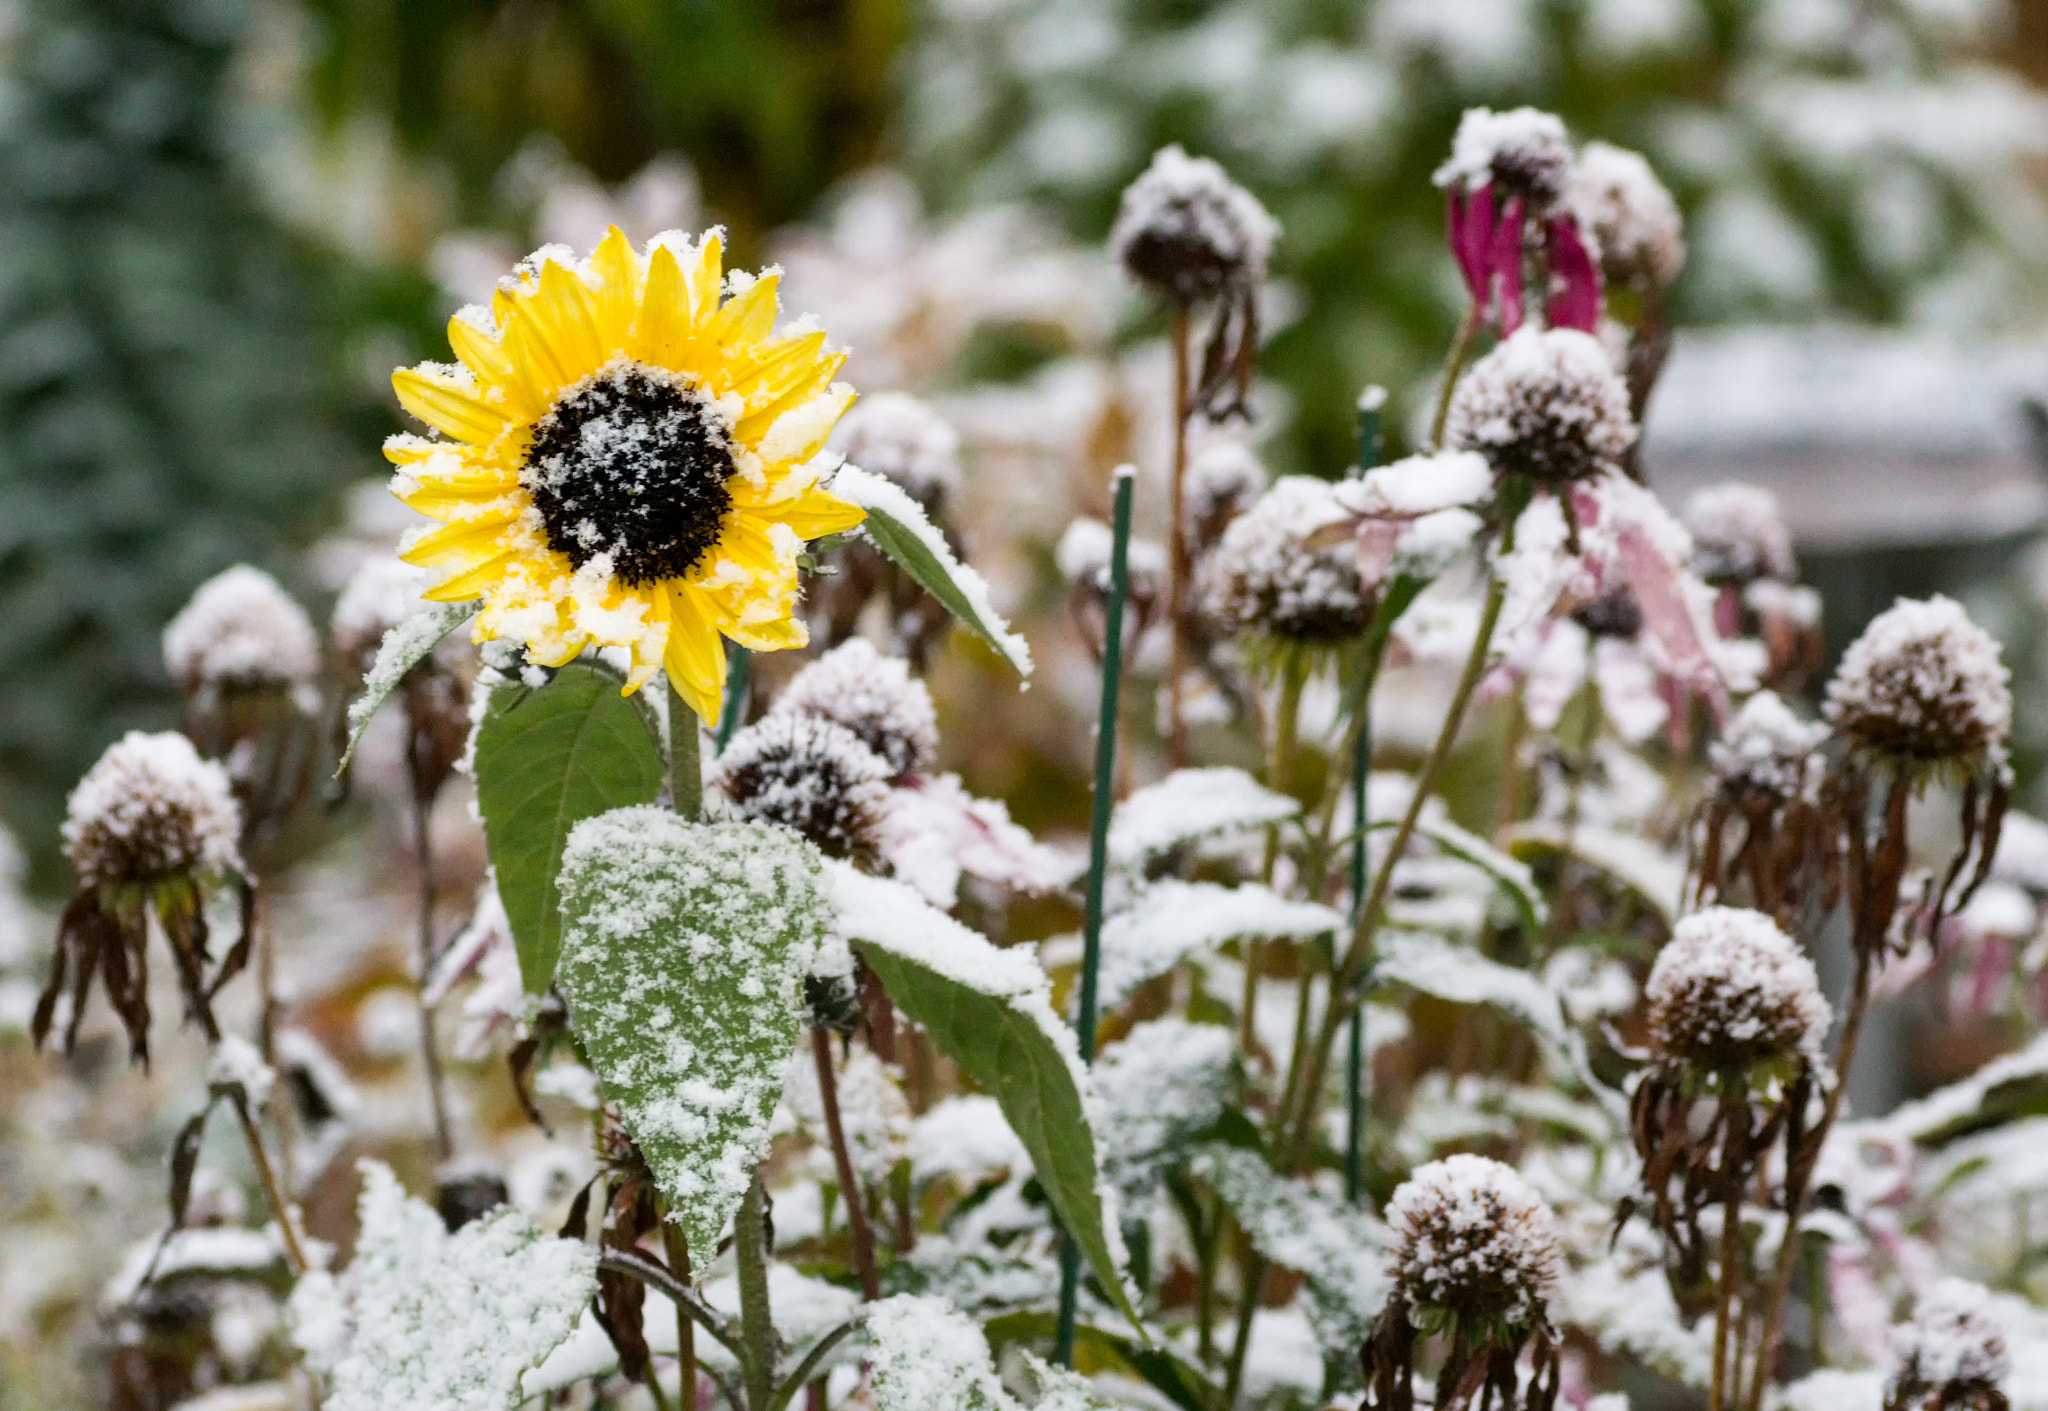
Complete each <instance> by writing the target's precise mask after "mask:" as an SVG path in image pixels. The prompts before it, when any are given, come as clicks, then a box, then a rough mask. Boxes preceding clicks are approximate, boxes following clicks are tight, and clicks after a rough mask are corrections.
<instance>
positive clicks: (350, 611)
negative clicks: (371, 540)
mask: <svg viewBox="0 0 2048 1411" xmlns="http://www.w3.org/2000/svg"><path fill="white" fill-rule="evenodd" d="M427 583H428V579H427V572H426V570H425V569H422V568H415V567H413V566H412V565H411V564H409V563H407V562H405V561H404V560H403V559H400V558H396V557H389V556H385V555H379V556H377V557H375V558H372V559H370V560H368V561H367V562H365V563H364V564H363V566H362V567H361V568H358V569H357V570H356V571H355V572H354V573H353V574H351V575H350V576H349V580H348V582H347V584H345V585H344V586H343V587H342V590H341V596H340V597H338V598H336V599H335V600H334V615H333V616H332V617H331V618H329V619H328V624H327V634H328V640H329V641H331V642H332V643H333V644H334V651H335V654H336V655H337V656H339V657H340V658H341V659H342V660H343V661H344V662H347V663H348V664H349V665H350V666H352V667H354V668H355V669H356V670H357V671H363V670H367V669H368V667H369V665H370V663H371V662H372V661H373V660H375V659H376V655H377V648H378V647H379V646H380V645H382V643H383V641H384V634H385V633H386V632H389V631H390V630H391V629H392V628H394V627H396V626H397V625H398V624H399V623H401V622H403V621H405V619H406V618H407V617H408V616H410V615H411V614H412V613H413V612H414V610H416V609H417V608H420V607H422V606H424V599H422V597H421V596H420V594H421V591H422V590H423V589H424V588H426V586H427Z"/></svg>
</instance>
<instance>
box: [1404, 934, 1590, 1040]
mask: <svg viewBox="0 0 2048 1411" xmlns="http://www.w3.org/2000/svg"><path fill="white" fill-rule="evenodd" d="M1375 972H1376V974H1377V975H1378V977H1379V979H1381V980H1382V981H1387V980H1391V981H1393V982H1395V983H1396V984H1402V985H1406V986H1407V987H1408V988H1409V989H1411V990H1420V991H1421V992H1422V993H1423V994H1426V995H1434V996H1435V997H1436V998H1438V999H1442V1000H1449V1001H1450V1002H1451V1003H1453V1004H1487V1005H1492V1006H1493V1007H1494V1008H1495V1009H1499V1010H1501V1011H1503V1012H1505V1013H1507V1014H1509V1015H1511V1016H1513V1017H1514V1018H1516V1019H1519V1020H1521V1021H1522V1022H1523V1023H1525V1024H1527V1025H1528V1026H1529V1027H1530V1028H1532V1029H1534V1030H1535V1031H1536V1034H1537V1036H1538V1037H1539V1038H1542V1039H1544V1040H1545V1041H1547V1042H1548V1043H1550V1044H1551V1045H1553V1046H1554V1047H1555V1048H1558V1049H1569V1047H1570V1040H1569V1038H1568V1037H1567V1030H1566V1028H1565V1023H1564V1012H1563V1010H1562V1009H1561V1008H1560V1007H1559V1005H1558V1002H1557V996H1556V995H1554V994H1552V993H1551V992H1550V991H1549V990H1548V989H1546V988H1545V987H1544V985H1543V982H1542V981H1541V980H1539V979H1537V978H1536V977H1535V976H1534V975H1532V974H1530V973H1529V972H1528V971H1526V970H1517V969H1515V968H1514V967H1513V966H1510V965H1502V964H1501V963H1500V962H1499V961H1497V960H1488V959H1487V958H1486V957H1485V956H1483V955H1481V954H1479V953H1478V952H1477V951H1474V950H1467V949H1465V948H1464V947H1462V946H1456V945H1453V944H1451V943H1450V942H1448V941H1445V940H1442V939H1440V938H1438V937H1436V936H1425V935H1419V934H1415V933H1397V934H1394V935H1390V936H1387V937H1385V938H1384V939H1383V940H1382V942H1381V946H1380V956H1379V961H1378V963H1377V965H1376V966H1375Z"/></svg>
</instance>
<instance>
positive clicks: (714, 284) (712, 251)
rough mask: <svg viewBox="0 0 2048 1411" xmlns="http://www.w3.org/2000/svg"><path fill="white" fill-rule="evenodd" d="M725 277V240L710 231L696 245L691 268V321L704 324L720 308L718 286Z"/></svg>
mask: <svg viewBox="0 0 2048 1411" xmlns="http://www.w3.org/2000/svg"><path fill="white" fill-rule="evenodd" d="M724 281H725V243H724V241H722V240H720V239H719V236H718V232H717V231H715V230H714V231H707V232H706V233H705V236H704V239H703V240H702V241H701V242H700V243H699V244H698V246H697V268H696V269H694V270H692V271H691V272H690V280H689V287H690V323H691V325H692V326H693V327H699V328H701V327H703V326H704V325H705V324H706V323H708V322H710V320H711V317H712V313H713V311H714V310H716V309H717V308H718V290H719V286H720V285H721V284H723V283H724Z"/></svg>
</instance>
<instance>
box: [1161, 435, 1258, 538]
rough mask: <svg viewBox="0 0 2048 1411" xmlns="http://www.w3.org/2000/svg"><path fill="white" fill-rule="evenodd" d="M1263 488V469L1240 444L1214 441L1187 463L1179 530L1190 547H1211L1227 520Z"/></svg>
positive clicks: (1256, 459)
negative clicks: (1181, 530)
mask: <svg viewBox="0 0 2048 1411" xmlns="http://www.w3.org/2000/svg"><path fill="white" fill-rule="evenodd" d="M1265 489H1266V468H1265V467H1264V466H1263V465H1261V464H1259V458H1258V456H1257V455H1256V454H1255V453H1254V452H1253V450H1252V448H1251V447H1250V446H1247V445H1245V444H1244V442H1242V441H1232V440H1225V439H1220V438H1219V439H1217V440H1213V441H1211V442H1209V443H1208V444H1207V445H1205V446H1203V447H1202V448H1201V449H1200V450H1199V451H1197V452H1195V454H1194V455H1193V456H1191V457H1190V458H1189V460H1188V469H1187V477H1186V479H1185V480H1184V481H1183V482H1182V490H1181V494H1182V501H1181V504H1182V516H1183V523H1182V529H1183V531H1184V532H1185V533H1186V535H1187V540H1188V543H1189V545H1190V546H1192V547H1194V548H1196V549H1199V548H1201V547H1203V546H1204V545H1207V544H1213V543H1215V542H1216V539H1217V537H1218V536H1219V535H1221V534H1222V533H1223V530H1224V528H1225V527H1226V526H1228V525H1229V523H1230V521H1232V520H1233V519H1235V518H1237V517H1238V516H1239V515H1241V514H1243V513H1244V512H1245V511H1246V510H1247V509H1249V508H1250V507H1251V505H1252V502H1253V501H1255V500H1257V499H1258V498H1259V496H1260V495H1261V494H1262V493H1264V491H1265Z"/></svg>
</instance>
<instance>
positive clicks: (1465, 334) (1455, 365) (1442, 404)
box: [1429, 303, 1486, 451]
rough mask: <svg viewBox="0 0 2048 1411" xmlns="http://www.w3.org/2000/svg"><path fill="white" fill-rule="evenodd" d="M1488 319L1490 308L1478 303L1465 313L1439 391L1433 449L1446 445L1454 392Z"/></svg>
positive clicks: (1431, 433) (1432, 421)
mask: <svg viewBox="0 0 2048 1411" xmlns="http://www.w3.org/2000/svg"><path fill="white" fill-rule="evenodd" d="M1485 322H1486V310H1485V309H1484V308H1482V307H1481V306H1480V305H1478V304H1476V303H1475V304H1474V305H1473V306H1472V312H1470V313H1468V314H1466V315H1465V321H1464V322H1463V323H1462V324H1460V325H1459V326H1458V338H1457V341H1456V342H1454V343H1452V344H1451V358H1450V362H1449V363H1448V364H1446V365H1445V367H1444V385H1443V386H1442V387H1441V388H1439V389H1438V390H1437V394H1436V411H1435V413H1434V414H1432V415H1431V417H1430V419H1429V446H1430V449H1431V450H1434V451H1441V450H1442V449H1443V448H1444V424H1445V423H1446V422H1448V421H1449V420H1450V417H1451V394H1452V393H1453V392H1455V391H1456V390H1457V387H1458V378H1459V377H1460V376H1461V375H1463V373H1464V371H1465V364H1466V363H1468V362H1470V361H1471V360H1472V348H1473V345H1474V344H1476V343H1477V342H1478V341H1479V330H1480V328H1481V327H1482V326H1484V324H1485Z"/></svg>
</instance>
